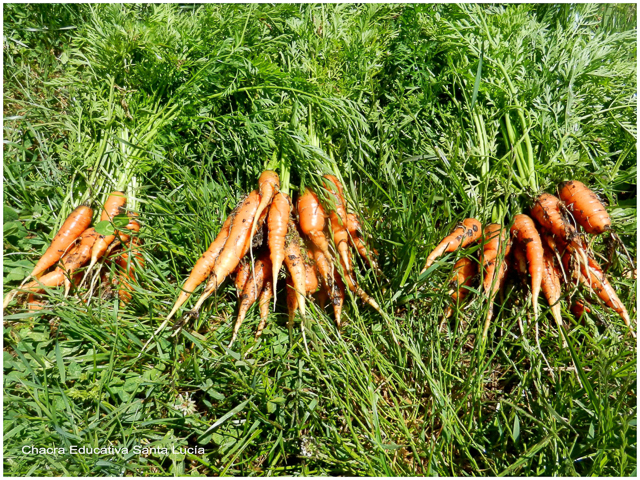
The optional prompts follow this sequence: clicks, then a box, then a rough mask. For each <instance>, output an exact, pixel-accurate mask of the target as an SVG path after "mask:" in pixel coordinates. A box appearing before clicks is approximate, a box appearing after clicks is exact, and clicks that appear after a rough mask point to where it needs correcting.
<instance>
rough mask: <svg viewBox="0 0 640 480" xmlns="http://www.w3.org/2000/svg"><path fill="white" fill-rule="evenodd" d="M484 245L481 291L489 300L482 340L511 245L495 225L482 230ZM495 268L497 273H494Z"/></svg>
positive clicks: (506, 234) (505, 233)
mask: <svg viewBox="0 0 640 480" xmlns="http://www.w3.org/2000/svg"><path fill="white" fill-rule="evenodd" d="M484 237H485V243H484V248H483V251H482V255H481V260H482V266H483V268H484V270H485V274H484V281H483V285H482V286H483V289H484V294H485V295H486V296H487V297H488V300H489V310H488V312H487V318H486V320H485V323H484V330H483V332H482V338H486V337H487V332H488V331H489V324H490V322H491V318H492V317H493V304H492V303H493V299H494V297H495V295H496V293H498V290H499V289H500V285H501V284H502V281H503V279H504V275H505V273H506V271H507V262H506V260H505V258H504V257H506V256H507V255H508V254H509V251H510V249H511V244H510V242H509V234H508V233H507V231H506V229H504V228H502V226H501V225H498V224H497V223H492V224H489V225H487V226H486V227H485V229H484ZM501 255H502V258H500V256H501ZM496 268H498V271H497V272H496Z"/></svg>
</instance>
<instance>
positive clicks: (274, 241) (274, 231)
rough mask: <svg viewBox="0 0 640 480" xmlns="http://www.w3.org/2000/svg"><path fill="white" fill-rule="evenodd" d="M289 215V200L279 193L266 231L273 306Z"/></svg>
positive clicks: (268, 219) (270, 210)
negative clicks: (267, 234)
mask: <svg viewBox="0 0 640 480" xmlns="http://www.w3.org/2000/svg"><path fill="white" fill-rule="evenodd" d="M290 215H291V199H290V198H289V196H288V195H287V194H286V193H282V192H279V193H278V194H277V195H276V196H275V197H273V202H272V203H271V207H270V208H269V217H268V218H267V230H268V231H269V238H268V244H269V251H270V252H271V264H272V265H273V269H272V275H273V281H272V285H273V306H274V308H275V305H276V286H277V285H278V273H280V267H282V262H283V261H284V243H285V236H286V235H287V227H288V225H289V216H290Z"/></svg>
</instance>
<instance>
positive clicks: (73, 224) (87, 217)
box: [29, 205, 93, 278]
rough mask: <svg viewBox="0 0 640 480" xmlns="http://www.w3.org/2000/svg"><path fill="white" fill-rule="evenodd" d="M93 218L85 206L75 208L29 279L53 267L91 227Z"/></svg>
mask: <svg viewBox="0 0 640 480" xmlns="http://www.w3.org/2000/svg"><path fill="white" fill-rule="evenodd" d="M92 216H93V210H92V209H91V208H89V207H87V206H86V205H80V206H79V207H78V208H76V209H75V210H74V211H73V212H71V214H70V215H69V216H68V217H67V219H66V220H65V221H64V223H63V224H62V227H60V230H58V233H56V236H55V237H53V241H52V242H51V245H49V248H47V251H46V252H44V255H42V257H40V260H38V263H36V266H35V267H34V268H33V270H32V271H31V274H30V275H29V277H35V278H38V277H39V276H40V275H42V274H43V273H44V271H45V270H47V269H48V268H49V267H51V266H52V265H54V264H55V263H56V262H57V261H58V260H60V258H62V256H63V255H64V253H65V252H66V251H67V249H68V248H69V246H70V245H71V244H72V243H73V242H74V241H75V240H76V239H77V238H78V237H80V235H82V232H84V231H85V230H86V229H87V228H89V225H91V217H92Z"/></svg>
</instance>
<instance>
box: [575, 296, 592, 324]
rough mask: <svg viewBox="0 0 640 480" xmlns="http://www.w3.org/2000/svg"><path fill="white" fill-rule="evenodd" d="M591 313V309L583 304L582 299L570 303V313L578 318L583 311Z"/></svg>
mask: <svg viewBox="0 0 640 480" xmlns="http://www.w3.org/2000/svg"><path fill="white" fill-rule="evenodd" d="M585 312H587V313H591V309H590V308H589V307H587V306H586V305H585V302H584V301H582V300H576V301H575V302H573V305H571V313H573V315H574V316H575V317H576V318H577V319H580V317H582V315H584V313H585Z"/></svg>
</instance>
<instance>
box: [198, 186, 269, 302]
mask: <svg viewBox="0 0 640 480" xmlns="http://www.w3.org/2000/svg"><path fill="white" fill-rule="evenodd" d="M259 203H260V194H259V193H258V191H257V190H254V191H253V192H251V193H250V194H249V195H248V196H247V198H245V199H244V201H243V202H242V203H241V205H240V208H239V209H238V211H237V213H236V214H235V215H234V217H233V221H232V222H231V228H230V229H229V237H228V238H227V241H226V243H225V245H224V248H223V249H222V251H221V252H220V254H219V255H218V258H217V259H216V261H215V264H214V266H213V272H212V273H211V278H210V279H209V281H208V282H207V285H206V286H205V289H204V292H203V293H202V295H201V296H200V298H199V299H198V302H197V303H196V305H195V307H193V311H194V312H197V311H198V310H199V309H200V307H201V306H202V304H203V303H204V301H205V300H206V299H207V298H209V296H210V295H211V294H212V293H213V292H215V291H216V290H217V289H218V287H219V286H220V285H221V284H222V282H224V280H225V279H226V278H227V276H228V275H229V274H230V273H231V272H233V270H235V268H236V267H237V266H238V263H240V260H241V259H242V257H244V256H245V254H246V253H247V251H248V250H249V247H250V245H251V242H250V241H248V240H249V234H250V233H251V225H252V223H253V218H254V216H255V214H256V211H257V210H258V205H259ZM266 213H267V210H265V211H264V212H263V214H262V215H261V216H260V217H261V218H262V219H263V221H264V217H265V216H266ZM258 222H260V220H258ZM260 225H261V224H260Z"/></svg>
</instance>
